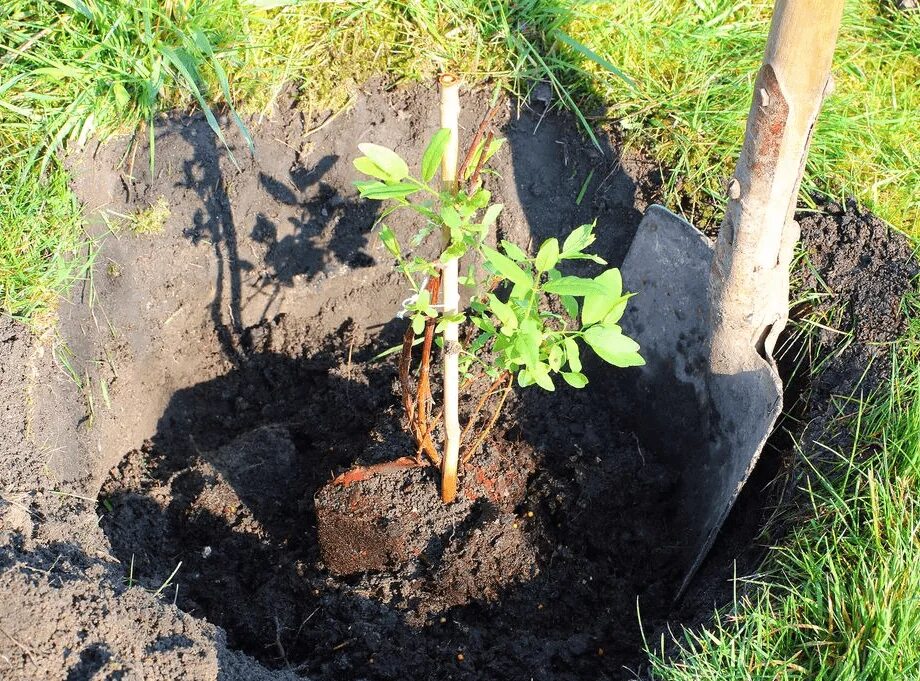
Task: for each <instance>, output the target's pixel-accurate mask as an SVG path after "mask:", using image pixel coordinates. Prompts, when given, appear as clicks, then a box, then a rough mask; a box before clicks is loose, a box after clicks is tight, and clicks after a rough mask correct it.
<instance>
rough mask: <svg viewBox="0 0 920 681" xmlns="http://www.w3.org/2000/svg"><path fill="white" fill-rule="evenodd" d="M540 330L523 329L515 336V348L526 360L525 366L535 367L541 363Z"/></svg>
mask: <svg viewBox="0 0 920 681" xmlns="http://www.w3.org/2000/svg"><path fill="white" fill-rule="evenodd" d="M540 340H541V338H540V332H539V331H536V330H534V329H528V330H526V331H524V330H521V331H518V333H517V334H516V335H515V337H514V349H515V350H517V352H518V354H519V355H520V356H521V359H522V360H523V362H524V366H527V367H535V366H536V365H537V364H539V363H540Z"/></svg>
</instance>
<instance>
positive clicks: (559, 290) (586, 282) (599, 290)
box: [543, 277, 607, 296]
mask: <svg viewBox="0 0 920 681" xmlns="http://www.w3.org/2000/svg"><path fill="white" fill-rule="evenodd" d="M543 290H544V291H546V292H547V293H555V294H557V295H561V296H587V295H591V294H594V295H604V293H605V292H606V290H607V289H605V288H604V285H603V284H599V283H598V282H596V281H594V280H593V279H585V278H584V277H562V278H561V279H556V280H555V281H549V282H547V283H546V284H544V285H543Z"/></svg>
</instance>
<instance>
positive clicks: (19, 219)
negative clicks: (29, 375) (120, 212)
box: [0, 168, 91, 323]
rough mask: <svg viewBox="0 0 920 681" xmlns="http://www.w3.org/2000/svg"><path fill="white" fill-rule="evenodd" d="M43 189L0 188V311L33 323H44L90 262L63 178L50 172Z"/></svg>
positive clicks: (76, 211) (58, 172)
mask: <svg viewBox="0 0 920 681" xmlns="http://www.w3.org/2000/svg"><path fill="white" fill-rule="evenodd" d="M42 189H43V190H42V191H36V190H35V188H34V186H33V185H30V184H13V185H12V186H10V187H8V188H5V189H0V225H2V227H0V309H2V310H4V311H6V312H7V313H8V314H10V315H11V316H13V317H15V318H18V319H21V320H31V321H33V322H34V323H42V322H45V321H47V315H46V313H47V311H48V309H49V308H50V306H51V304H52V303H53V301H54V300H55V299H56V297H57V296H58V295H59V293H60V292H61V291H63V290H65V289H67V288H68V287H69V286H70V285H71V284H72V283H73V282H74V281H75V280H76V279H78V278H79V277H81V276H82V275H83V273H84V272H85V271H86V268H87V267H88V266H89V263H90V262H91V259H89V258H87V257H86V255H87V254H88V253H89V252H90V244H89V242H88V240H87V239H86V237H85V236H84V234H83V228H82V219H81V215H80V208H79V206H78V205H77V203H76V201H75V200H74V198H73V196H72V195H71V194H70V192H69V191H68V189H67V176H66V174H65V173H64V172H63V171H62V170H60V169H58V168H56V169H54V170H53V171H52V172H51V173H50V174H49V176H48V178H47V180H46V184H44V185H43V188H42ZM78 254H79V255H78Z"/></svg>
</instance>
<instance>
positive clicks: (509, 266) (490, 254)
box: [482, 245, 533, 288]
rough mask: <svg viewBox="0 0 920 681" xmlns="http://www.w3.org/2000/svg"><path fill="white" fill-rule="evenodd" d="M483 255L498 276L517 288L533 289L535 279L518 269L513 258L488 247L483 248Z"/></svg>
mask: <svg viewBox="0 0 920 681" xmlns="http://www.w3.org/2000/svg"><path fill="white" fill-rule="evenodd" d="M482 253H483V255H485V257H486V262H487V263H488V264H489V265H490V266H491V267H492V268H493V269H494V270H495V271H496V272H497V273H498V274H500V275H501V276H503V277H504V278H505V279H508V280H509V281H511V282H512V283H513V284H514V285H515V286H521V287H524V288H533V279H532V278H531V277H530V275H529V274H527V273H526V272H524V270H522V269H521V268H520V267H518V266H517V265H516V264H515V263H514V261H513V260H512V259H511V258H509V257H508V256H506V255H502V254H501V253H499V252H498V251H496V250H495V249H494V248H489V247H488V246H486V245H483V246H482Z"/></svg>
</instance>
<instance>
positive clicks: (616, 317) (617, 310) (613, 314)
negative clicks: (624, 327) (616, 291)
mask: <svg viewBox="0 0 920 681" xmlns="http://www.w3.org/2000/svg"><path fill="white" fill-rule="evenodd" d="M632 297H633V294H632V293H627V294H626V295H625V296H620V298H619V300H618V301H617V302H616V303H615V304H614V306H613V308H612V309H611V310H610V312H608V313H607V315H606V316H605V317H604V318H603V319H602V320H601V326H612V325H614V324H616V323H617V322H618V321H620V319H621V318H622V317H623V313H624V312H626V303H627V302H629V299H630V298H632Z"/></svg>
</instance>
